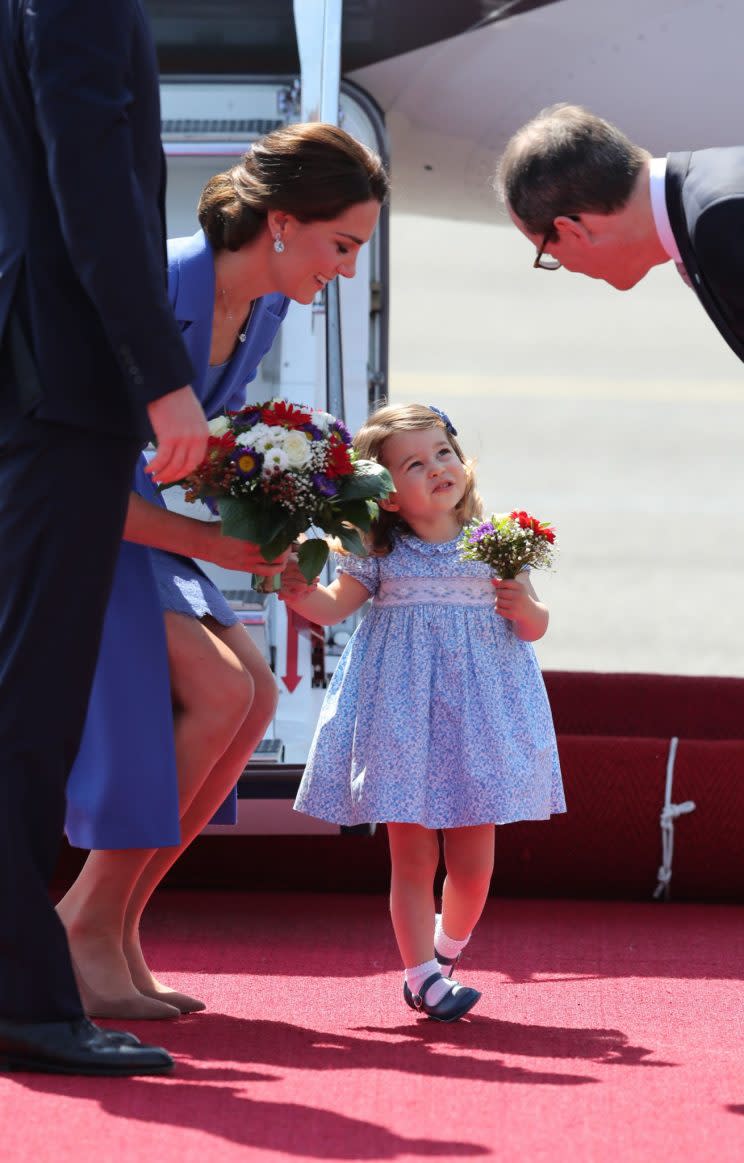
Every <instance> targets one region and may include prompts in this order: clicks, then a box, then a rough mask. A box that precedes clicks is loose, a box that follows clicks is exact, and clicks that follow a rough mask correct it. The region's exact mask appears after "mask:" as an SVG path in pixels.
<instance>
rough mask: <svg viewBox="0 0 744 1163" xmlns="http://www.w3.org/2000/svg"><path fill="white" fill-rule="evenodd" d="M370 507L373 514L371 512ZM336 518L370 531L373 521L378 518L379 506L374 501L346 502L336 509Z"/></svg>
mask: <svg viewBox="0 0 744 1163" xmlns="http://www.w3.org/2000/svg"><path fill="white" fill-rule="evenodd" d="M370 507H371V508H372V510H373V511H372V512H370ZM335 515H336V517H337V519H338V520H341V521H348V523H349V524H350V525H356V526H358V528H360V529H365V530H366V529H369V527H370V524H371V522H372V520H373V519H374V518H375V517H376V516H377V505H376V504H375V503H374V501H367V500H364V499H363V498H361V497H360V498H359V499H358V500H356V501H345V502H343V503H342V504H340V505H338V506H337V508H336V513H335Z"/></svg>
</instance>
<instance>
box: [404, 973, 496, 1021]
mask: <svg viewBox="0 0 744 1163" xmlns="http://www.w3.org/2000/svg"><path fill="white" fill-rule="evenodd" d="M441 977H442V975H441V973H432V975H431V977H427V979H426V981H425V982H424V984H423V985H422V986H421V989H420V991H419V993H416V994H414V993H412V992H411V990H410V988H409V985H408V982H406V981H404V982H403V1000H404V1002H405V1003H406V1005H407V1006H410V1008H411V1009H412V1010H418V1011H419V1013H422V1014H426V1016H427V1017H429V1018H432V1019H433V1020H434V1021H435V1022H456V1021H457V1019H458V1018H462V1017H464V1015H465V1014H467V1013H469V1012H470V1010H472V1008H473V1006H474V1005H475V1003H476V1002H477V1001H480V996H481V995H480V993H479V992H478V990H477V989H471V988H470V987H469V986H463V985H458V983H457V982H453V985H457V986H458V988H457V989H450V990H448V991H447V993H446V994H445V995H444V997H443V998H442V999H441V1001H438V1002H437V1003H436V1004H435V1005H429V1004H428V1002H427V1000H426V993H427V990H429V989H430V988H431V986H432V985H433V984H434V982H435V981H439V980H440V979H441Z"/></svg>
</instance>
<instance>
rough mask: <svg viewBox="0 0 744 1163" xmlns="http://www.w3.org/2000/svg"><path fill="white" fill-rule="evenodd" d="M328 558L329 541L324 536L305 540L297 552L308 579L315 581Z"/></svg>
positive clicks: (304, 574) (299, 563)
mask: <svg viewBox="0 0 744 1163" xmlns="http://www.w3.org/2000/svg"><path fill="white" fill-rule="evenodd" d="M327 560H328V542H327V541H324V540H323V538H322V537H313V538H311V539H310V540H309V541H303V543H302V545H301V546H300V548H299V550H298V552H297V564H298V565H299V567H300V570H301V571H302V575H303V577H304V578H305V580H306V581H309V582H311V581H313V580H314V579H315V578H316V577H317V576H318V574H319V573H320V571H321V570H322V568H323V566H324V565H325V563H326V562H327Z"/></svg>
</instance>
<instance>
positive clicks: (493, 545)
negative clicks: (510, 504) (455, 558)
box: [458, 509, 555, 580]
mask: <svg viewBox="0 0 744 1163" xmlns="http://www.w3.org/2000/svg"><path fill="white" fill-rule="evenodd" d="M554 543H555V530H554V529H553V527H552V525H548V524H547V522H545V521H538V519H537V517H531V516H530V514H529V513H525V512H524V510H520V511H518V510H516V509H515V510H514V512H513V513H493V514H492V516H491V518H490V519H489V520H488V521H473V522H472V523H471V524H470V525H466V526H465V528H464V529H463V533H462V537H461V539H460V542H459V545H458V549H459V551H460V557H462V558H464V559H465V560H466V561H484V562H485V563H486V565H489V566H490V567H491V569H492V570H493V572H494V573H495V574H496V575H497V577H500V578H501V579H502V580H503V579H506V578H515V577H516V576H517V574H518V573H519V571H520V570H521V569H523V568H524V566H526V565H529V566H532V568H533V569H546V568H548V567H549V566H550V565H552V563H553V546H554Z"/></svg>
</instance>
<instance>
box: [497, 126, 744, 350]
mask: <svg viewBox="0 0 744 1163" xmlns="http://www.w3.org/2000/svg"><path fill="white" fill-rule="evenodd" d="M498 181H499V185H500V187H501V192H502V194H503V197H504V201H505V203H506V206H507V209H508V211H509V215H510V217H511V219H512V221H513V222H514V224H515V226H517V228H518V229H519V230H521V232H522V233H523V234H524V235H525V236H526V237H527V238H529V239H530V241H531V242H532V243H533V244H534V245H535V247H536V248H537V256H536V258H535V261H534V265H535V266H536V267H541V268H543V269H546V270H557V269H559V268H560V267H561V266H564V267H565V268H566V270H569V271H578V272H579V273H581V274H585V275H589V276H590V277H591V278H594V279H603V280H604V281H605V282H607V283H610V284H611V285H612V286H613V287H617V288H618V290H621V291H625V290H628V289H629V288H630V287H633V286H635V284H636V283H637V282H639V281H640V280H641V279H642V278H643V277H644V275H646V274H647V273H648V271H649V270H650V269H651V267H653V266H656V265H658V264H659V263H663V262H668V261H670V260H671V261H673V262H674V263H675V264H676V266H677V268H678V270H679V272H680V274H681V275H682V277H683V278H684V280H685V282H687V283H689V285H690V286H691V287H692V289H693V290H694V291H695V293H696V294H697V296H698V298H699V299H700V302H701V303H702V305H703V306H704V307H705V310H706V311H707V312H708V314H709V316H710V317H711V319H712V320H713V322H714V323H715V325H716V327H717V328H718V330H719V331H720V333H721V335H722V336H723V338H724V339H725V340H726V342H727V343H728V344H729V346H730V347H731V348H732V349H733V350H734V351H735V352H736V354H737V355H738V356H739V358H740V359H744V148H740V147H733V148H731V147H730V148H726V149H705V150H699V151H697V152H693V153H672V154H669V155H668V156H667V157H666V158H653V157H652V156H651V154H649V153H648V152H647V151H646V150H644V149H641V148H640V147H639V146H637V145H634V144H633V143H632V142H631V141H629V140H628V138H627V137H626V136H625V134H623V133H622V132H621V131H620V130H619V129H617V128H616V126H614V125H611V124H610V123H609V122H607V121H604V120H603V119H602V118H600V117H596V116H595V115H594V114H593V113H590V112H588V110H586V109H583V108H581V107H580V106H577V105H555V106H552V107H551V108H550V109H546V110H544V111H543V112H542V113H540V114H539V115H538V116H537V117H535V118H534V119H533V120H532V121H530V122H528V124H527V125H525V126H523V127H522V129H520V130H519V131H518V132H517V133H515V134H514V136H513V137H512V138H511V140H510V141H509V143H508V145H507V147H506V150H505V151H504V154H503V156H502V158H501V163H500V167H499V177H498Z"/></svg>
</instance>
